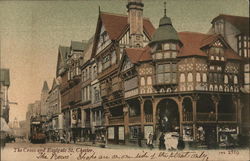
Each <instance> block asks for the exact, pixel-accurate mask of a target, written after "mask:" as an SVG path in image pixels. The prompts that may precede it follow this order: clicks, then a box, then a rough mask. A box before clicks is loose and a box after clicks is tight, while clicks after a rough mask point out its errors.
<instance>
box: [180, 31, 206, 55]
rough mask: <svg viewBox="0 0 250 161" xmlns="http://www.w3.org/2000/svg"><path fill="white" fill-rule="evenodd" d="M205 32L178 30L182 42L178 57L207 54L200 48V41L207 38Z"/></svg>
mask: <svg viewBox="0 0 250 161" xmlns="http://www.w3.org/2000/svg"><path fill="white" fill-rule="evenodd" d="M207 36H208V35H207V34H202V33H195V32H179V37H180V40H181V42H182V43H183V47H182V48H181V49H180V52H179V54H178V57H185V56H192V55H197V56H205V57H206V56H207V54H206V53H205V52H204V51H202V50H201V42H202V40H204V39H205V38H207Z"/></svg>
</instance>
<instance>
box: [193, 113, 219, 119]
mask: <svg viewBox="0 0 250 161" xmlns="http://www.w3.org/2000/svg"><path fill="white" fill-rule="evenodd" d="M196 118H197V121H216V115H215V113H197V117H196Z"/></svg>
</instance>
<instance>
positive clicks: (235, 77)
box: [234, 75, 238, 84]
mask: <svg viewBox="0 0 250 161" xmlns="http://www.w3.org/2000/svg"><path fill="white" fill-rule="evenodd" d="M234 84H238V77H237V76H236V75H235V76H234Z"/></svg>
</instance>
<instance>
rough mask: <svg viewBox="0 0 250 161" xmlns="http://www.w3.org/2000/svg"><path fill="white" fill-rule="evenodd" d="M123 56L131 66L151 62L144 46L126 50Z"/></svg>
mask: <svg viewBox="0 0 250 161" xmlns="http://www.w3.org/2000/svg"><path fill="white" fill-rule="evenodd" d="M125 54H126V55H127V56H128V58H129V60H130V61H131V63H133V64H136V63H138V62H143V61H149V60H152V56H151V54H150V47H149V46H146V47H144V48H126V49H125Z"/></svg>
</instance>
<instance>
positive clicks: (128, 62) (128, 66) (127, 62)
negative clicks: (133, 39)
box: [122, 56, 134, 71]
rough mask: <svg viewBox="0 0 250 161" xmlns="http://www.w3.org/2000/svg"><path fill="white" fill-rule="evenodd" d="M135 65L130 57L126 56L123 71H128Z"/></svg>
mask: <svg viewBox="0 0 250 161" xmlns="http://www.w3.org/2000/svg"><path fill="white" fill-rule="evenodd" d="M133 66H134V64H132V63H131V61H130V60H129V59H128V57H127V56H126V57H125V58H124V62H123V64H122V71H126V70H128V69H130V68H132V67H133Z"/></svg>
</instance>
